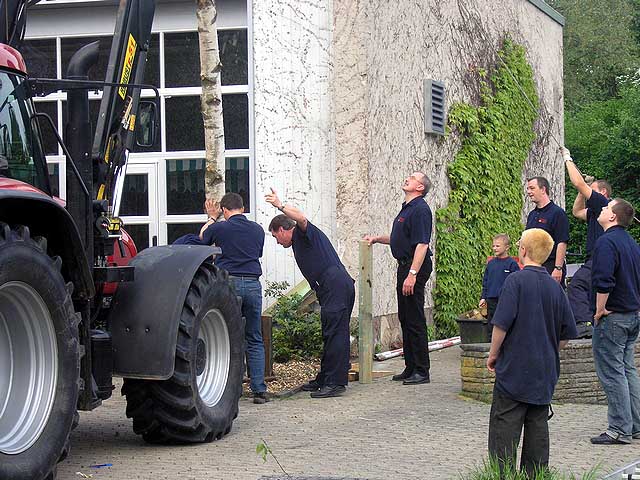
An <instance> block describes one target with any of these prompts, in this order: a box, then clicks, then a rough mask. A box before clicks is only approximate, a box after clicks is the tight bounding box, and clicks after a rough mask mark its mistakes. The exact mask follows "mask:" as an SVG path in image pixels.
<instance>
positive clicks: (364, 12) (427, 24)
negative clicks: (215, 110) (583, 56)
mask: <svg viewBox="0 0 640 480" xmlns="http://www.w3.org/2000/svg"><path fill="white" fill-rule="evenodd" d="M334 22H335V25H336V28H335V31H334V37H333V39H332V49H333V57H334V62H335V69H334V76H333V77H332V79H333V92H334V106H333V107H334V116H333V119H334V122H335V131H336V158H337V173H336V184H337V194H338V197H337V205H338V208H337V215H338V221H337V225H338V232H337V238H338V241H339V243H340V244H341V245H352V244H354V243H355V242H356V241H357V240H358V238H359V237H360V235H361V234H362V233H365V232H367V231H369V232H371V233H378V234H380V233H388V232H389V231H390V227H391V222H392V220H393V218H394V216H395V215H396V214H397V212H398V210H399V208H400V204H401V202H402V199H403V195H402V191H401V190H400V185H401V182H402V180H403V179H404V178H405V177H406V176H407V175H408V174H409V173H411V172H412V171H415V170H422V171H424V172H425V173H426V174H427V175H429V176H430V177H431V179H432V181H433V183H434V187H433V190H432V192H431V193H430V194H429V195H427V201H428V202H429V204H430V205H431V207H432V209H433V210H434V213H435V210H436V209H437V208H440V207H442V206H444V205H446V203H447V198H448V194H449V183H448V178H447V174H446V165H447V164H448V163H449V162H450V161H451V160H452V159H453V157H454V155H455V152H456V151H457V149H458V144H457V140H456V138H454V137H453V136H451V137H449V138H447V139H443V138H441V137H433V136H428V135H425V134H424V133H423V122H424V114H423V107H424V105H423V96H422V95H423V92H422V88H423V80H424V79H426V78H433V79H436V80H441V81H444V82H445V84H446V89H447V108H448V107H449V106H450V105H451V103H452V102H454V101H460V100H464V101H471V102H472V103H475V102H477V100H478V91H477V79H476V77H475V75H473V74H472V73H471V71H472V70H473V69H475V68H477V67H482V68H487V67H489V66H492V65H495V63H496V61H497V59H496V50H497V49H498V48H499V46H498V40H499V39H500V38H502V37H503V36H504V34H505V33H507V32H508V33H509V34H510V35H511V37H512V38H513V39H514V40H515V41H516V42H518V43H521V44H524V45H525V47H526V48H527V55H528V60H529V62H530V63H531V64H532V66H533V69H534V74H535V80H536V84H537V87H538V93H539V95H540V99H541V102H542V104H543V109H542V110H543V115H542V120H541V121H540V122H539V125H537V127H536V128H537V131H538V133H539V134H540V135H539V141H538V142H537V143H536V145H535V146H534V149H533V150H532V153H531V155H530V157H529V159H528V161H527V163H526V167H525V172H524V174H523V176H525V175H526V176H531V175H534V174H535V175H539V174H543V175H545V176H547V177H548V178H549V179H550V181H551V182H552V184H553V185H554V186H555V187H556V191H557V193H558V198H559V199H562V197H563V192H564V176H563V170H562V164H561V162H560V159H559V157H558V155H557V153H556V150H557V147H556V146H555V144H551V143H550V141H549V138H548V130H552V131H553V132H554V135H555V136H556V137H557V138H559V139H561V138H562V129H561V125H562V124H563V117H562V28H561V26H560V25H558V24H557V23H556V22H554V21H553V20H552V19H550V18H549V17H547V16H546V15H545V14H543V13H542V12H540V11H539V10H538V9H537V8H535V7H534V6H533V5H531V4H530V3H529V2H528V1H526V0H504V1H502V2H498V3H496V2H490V1H486V0H442V1H438V2H410V1H398V2H388V1H386V0H334ZM514 181H521V179H514ZM523 192H524V188H523ZM525 210H526V208H525ZM435 240H436V241H435V252H436V255H435V256H436V261H437V239H435ZM344 258H345V261H346V263H347V264H348V265H349V266H351V267H353V266H355V265H357V250H356V249H345V257H344ZM374 258H375V261H374V264H375V271H374V275H373V278H374V285H373V290H374V307H373V308H374V312H373V313H374V316H378V317H381V320H382V330H383V331H382V332H381V336H380V339H381V340H382V343H383V344H384V345H388V344H389V343H392V342H393V341H394V340H396V339H397V337H398V329H397V322H396V321H395V319H394V314H395V313H396V312H397V306H396V301H395V264H394V262H393V259H392V258H391V255H390V253H389V249H388V248H387V247H383V246H375V247H374ZM461 273H462V272H461ZM434 280H435V278H434V276H432V278H431V282H433V281H434ZM430 287H431V285H428V296H427V302H426V303H427V305H426V306H427V308H430V307H431V306H432V305H433V300H432V298H431V295H430V290H431V288H430Z"/></svg>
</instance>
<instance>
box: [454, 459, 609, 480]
mask: <svg viewBox="0 0 640 480" xmlns="http://www.w3.org/2000/svg"><path fill="white" fill-rule="evenodd" d="M514 463H515V462H513V461H511V462H506V463H505V464H504V466H503V469H502V471H500V464H499V462H498V461H497V460H496V459H495V458H490V459H489V460H484V461H483V463H482V465H480V466H478V467H476V468H474V469H473V470H471V471H470V472H467V473H465V474H463V475H461V476H460V479H461V480H578V479H581V480H595V479H596V478H598V471H599V470H600V468H599V467H598V466H596V467H594V468H592V469H591V470H589V471H588V472H586V473H585V474H583V475H582V476H580V477H579V476H576V475H575V474H574V473H569V474H564V473H561V472H559V471H558V470H556V469H554V468H550V469H540V470H537V471H536V472H535V473H534V476H533V477H531V476H527V475H526V474H525V473H524V472H521V471H520V470H518V469H517V468H515V466H514Z"/></svg>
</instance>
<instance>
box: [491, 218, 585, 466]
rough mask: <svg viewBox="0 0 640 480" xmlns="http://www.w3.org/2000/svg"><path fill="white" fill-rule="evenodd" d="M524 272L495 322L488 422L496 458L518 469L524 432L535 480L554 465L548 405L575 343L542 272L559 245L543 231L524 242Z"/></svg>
mask: <svg viewBox="0 0 640 480" xmlns="http://www.w3.org/2000/svg"><path fill="white" fill-rule="evenodd" d="M518 247H519V251H518V256H519V258H520V263H522V264H523V265H524V268H523V269H522V270H521V271H519V272H516V273H514V274H513V275H509V278H507V280H506V281H505V282H504V287H503V289H502V295H501V296H500V301H499V302H498V308H497V309H496V312H495V314H494V316H493V320H492V322H491V323H493V334H492V336H491V349H490V351H489V358H488V359H487V368H488V369H489V371H491V372H495V374H496V383H495V386H494V389H493V402H492V404H491V414H490V417H489V454H490V455H491V456H492V457H494V458H497V459H498V461H499V462H500V464H501V465H504V463H505V462H510V461H511V462H513V463H514V466H515V456H516V453H517V451H518V443H519V440H520V434H521V433H522V428H523V426H525V425H526V427H525V429H524V437H523V441H522V457H521V459H520V469H521V470H523V471H525V472H526V473H527V475H528V476H529V478H533V476H534V471H536V470H540V469H542V468H546V467H547V466H548V464H549V426H548V423H547V420H548V414H549V404H550V403H551V397H552V396H553V391H554V389H555V387H556V383H557V382H558V376H559V375H560V356H559V349H560V348H562V347H564V346H565V345H566V343H567V342H568V340H569V339H571V338H575V337H576V324H575V321H574V319H573V314H572V313H571V307H570V306H569V301H568V300H567V297H566V295H565V293H564V291H563V290H562V287H561V286H560V284H559V283H558V282H556V281H555V280H554V279H553V278H552V277H551V276H550V275H549V273H548V272H547V270H546V268H545V267H543V266H542V264H543V263H544V262H545V261H546V260H547V258H548V257H549V254H550V253H551V250H552V249H553V238H551V235H549V234H548V233H547V232H545V231H544V230H542V229H539V228H532V229H530V230H525V231H524V232H523V233H522V237H521V239H520V241H519V242H518Z"/></svg>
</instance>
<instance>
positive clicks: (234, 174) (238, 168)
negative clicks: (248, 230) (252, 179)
mask: <svg viewBox="0 0 640 480" xmlns="http://www.w3.org/2000/svg"><path fill="white" fill-rule="evenodd" d="M224 184H225V187H226V191H227V193H229V192H233V193H237V194H239V195H240V196H241V197H242V200H243V202H244V205H245V208H244V210H245V212H246V213H249V212H250V209H249V207H250V205H251V197H250V191H251V190H250V188H249V187H250V183H249V158H248V157H245V158H227V159H226V168H225V172H224Z"/></svg>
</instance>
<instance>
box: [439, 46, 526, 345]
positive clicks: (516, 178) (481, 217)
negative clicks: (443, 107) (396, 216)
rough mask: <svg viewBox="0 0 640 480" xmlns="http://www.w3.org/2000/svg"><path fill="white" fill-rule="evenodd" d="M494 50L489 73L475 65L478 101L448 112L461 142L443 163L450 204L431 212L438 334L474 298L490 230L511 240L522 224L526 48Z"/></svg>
mask: <svg viewBox="0 0 640 480" xmlns="http://www.w3.org/2000/svg"><path fill="white" fill-rule="evenodd" d="M498 54H499V56H500V60H498V64H497V65H496V67H495V69H493V71H492V73H488V72H487V71H484V70H478V71H477V75H478V81H479V82H480V86H481V102H480V105H479V106H472V105H469V104H465V103H457V104H454V105H453V106H452V107H451V110H450V112H449V119H448V122H449V129H450V131H453V132H455V133H456V134H457V135H458V136H459V138H460V141H461V147H460V150H459V151H458V153H457V154H456V156H455V159H454V161H453V162H452V163H451V164H450V165H449V166H448V172H447V173H448V176H449V181H450V184H451V191H450V193H449V202H448V205H447V206H446V207H444V208H441V209H439V210H438V211H437V212H436V231H437V239H438V240H437V262H436V285H435V290H434V302H435V311H434V319H435V324H436V329H437V333H438V335H439V336H444V337H448V336H451V335H453V334H455V333H456V332H457V330H458V327H457V324H456V321H455V320H456V318H457V317H458V315H459V314H460V313H462V312H464V311H466V310H469V309H471V308H473V307H475V306H476V305H477V303H478V300H479V299H480V293H481V289H482V272H483V268H484V265H485V263H486V259H487V256H488V255H490V254H491V240H492V238H493V236H494V235H496V234H498V233H507V234H509V236H510V237H511V238H512V244H515V240H517V239H518V238H519V235H520V232H521V230H522V225H521V223H520V215H521V211H522V202H523V197H522V182H521V175H522V168H523V166H524V162H525V160H526V159H527V156H528V154H529V150H530V149H531V146H532V144H533V141H534V138H535V132H534V122H535V120H536V117H537V113H536V112H537V107H538V95H537V93H536V89H535V84H534V81H533V72H532V69H531V66H530V65H529V64H528V62H527V60H526V57H525V50H524V48H523V47H522V46H520V45H518V44H516V43H514V42H512V41H511V40H510V39H506V40H505V41H504V42H503V46H502V48H501V50H500V51H499V52H498ZM520 88H522V90H523V91H524V93H525V94H526V95H527V97H528V98H529V100H530V101H531V102H532V104H533V106H534V107H535V111H534V109H533V108H532V107H531V105H530V104H529V102H528V101H527V100H526V98H525V97H524V95H523V94H522V92H521V91H520ZM514 246H515V245H512V252H511V253H512V254H513V253H515V248H514Z"/></svg>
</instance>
